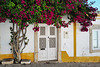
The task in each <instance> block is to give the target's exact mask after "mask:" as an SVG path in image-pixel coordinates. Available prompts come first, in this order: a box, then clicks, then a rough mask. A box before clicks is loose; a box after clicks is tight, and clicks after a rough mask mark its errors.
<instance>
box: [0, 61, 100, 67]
mask: <svg viewBox="0 0 100 67" xmlns="http://www.w3.org/2000/svg"><path fill="white" fill-rule="evenodd" d="M0 67H100V63H74V62H72V63H31V64H29V65H21V64H11V65H0Z"/></svg>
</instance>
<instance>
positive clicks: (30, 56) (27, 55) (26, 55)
mask: <svg viewBox="0 0 100 67" xmlns="http://www.w3.org/2000/svg"><path fill="white" fill-rule="evenodd" d="M6 58H13V55H12V54H1V55H0V60H2V59H6ZM21 58H22V59H30V60H31V61H32V62H33V61H34V53H22V54H21Z"/></svg>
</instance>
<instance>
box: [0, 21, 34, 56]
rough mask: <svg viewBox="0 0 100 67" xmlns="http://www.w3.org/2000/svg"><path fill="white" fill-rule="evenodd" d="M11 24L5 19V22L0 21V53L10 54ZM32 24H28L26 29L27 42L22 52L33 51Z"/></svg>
mask: <svg viewBox="0 0 100 67" xmlns="http://www.w3.org/2000/svg"><path fill="white" fill-rule="evenodd" d="M10 26H12V24H11V23H9V20H7V21H6V22H5V23H0V54H11V50H10V48H11V47H10V45H9V42H10V35H11V34H10V29H9V27H10ZM33 27H34V25H30V26H29V27H28V29H27V33H26V36H27V38H28V39H29V43H28V45H27V46H26V48H25V49H24V51H23V53H32V52H34V31H33V30H32V28H33Z"/></svg>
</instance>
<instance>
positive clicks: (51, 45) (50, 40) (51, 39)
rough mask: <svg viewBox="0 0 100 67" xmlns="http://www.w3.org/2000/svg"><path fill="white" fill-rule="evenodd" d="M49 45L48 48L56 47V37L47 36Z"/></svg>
mask: <svg viewBox="0 0 100 67" xmlns="http://www.w3.org/2000/svg"><path fill="white" fill-rule="evenodd" d="M49 47H50V48H55V47H56V38H49Z"/></svg>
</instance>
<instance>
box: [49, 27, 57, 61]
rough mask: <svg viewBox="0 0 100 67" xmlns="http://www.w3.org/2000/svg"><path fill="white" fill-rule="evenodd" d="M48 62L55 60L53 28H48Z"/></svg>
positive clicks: (55, 39) (55, 49) (55, 50)
mask: <svg viewBox="0 0 100 67" xmlns="http://www.w3.org/2000/svg"><path fill="white" fill-rule="evenodd" d="M48 29H49V30H50V31H49V35H48V37H49V48H48V51H49V52H48V53H49V60H57V30H56V27H54V26H49V28H48Z"/></svg>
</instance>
